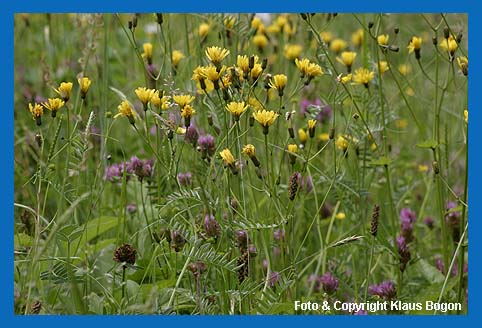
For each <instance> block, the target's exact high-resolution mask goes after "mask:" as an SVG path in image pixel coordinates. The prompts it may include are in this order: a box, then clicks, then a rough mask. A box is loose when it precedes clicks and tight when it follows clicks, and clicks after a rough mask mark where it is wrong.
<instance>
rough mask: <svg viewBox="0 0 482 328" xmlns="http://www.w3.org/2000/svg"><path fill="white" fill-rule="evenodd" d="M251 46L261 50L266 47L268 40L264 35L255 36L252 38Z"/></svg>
mask: <svg viewBox="0 0 482 328" xmlns="http://www.w3.org/2000/svg"><path fill="white" fill-rule="evenodd" d="M253 44H254V45H255V46H256V47H258V49H263V48H265V47H266V46H267V45H268V38H267V37H266V35H264V34H256V35H255V36H253Z"/></svg>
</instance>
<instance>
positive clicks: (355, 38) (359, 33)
mask: <svg viewBox="0 0 482 328" xmlns="http://www.w3.org/2000/svg"><path fill="white" fill-rule="evenodd" d="M363 36H364V32H363V29H362V28H359V29H358V30H356V31H355V32H353V34H352V35H351V43H353V45H354V46H355V47H361V45H362V43H363Z"/></svg>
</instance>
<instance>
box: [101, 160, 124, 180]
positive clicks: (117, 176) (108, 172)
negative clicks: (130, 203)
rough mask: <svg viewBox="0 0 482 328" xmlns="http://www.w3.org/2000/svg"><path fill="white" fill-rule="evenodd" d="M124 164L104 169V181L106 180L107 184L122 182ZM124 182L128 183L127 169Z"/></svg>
mask: <svg viewBox="0 0 482 328" xmlns="http://www.w3.org/2000/svg"><path fill="white" fill-rule="evenodd" d="M125 166H126V165H124V163H119V164H112V165H110V166H108V167H106V168H105V173H104V180H107V181H109V182H119V181H120V180H122V176H123V175H124V167H125ZM126 173H127V174H126V181H129V178H130V175H129V173H130V172H129V170H128V169H127V172H126Z"/></svg>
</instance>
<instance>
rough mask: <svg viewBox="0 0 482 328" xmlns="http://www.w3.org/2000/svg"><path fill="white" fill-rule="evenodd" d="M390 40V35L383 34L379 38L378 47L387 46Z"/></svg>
mask: <svg viewBox="0 0 482 328" xmlns="http://www.w3.org/2000/svg"><path fill="white" fill-rule="evenodd" d="M389 39H390V37H389V36H388V34H381V35H379V36H378V37H377V42H378V45H380V46H386V45H388V40H389Z"/></svg>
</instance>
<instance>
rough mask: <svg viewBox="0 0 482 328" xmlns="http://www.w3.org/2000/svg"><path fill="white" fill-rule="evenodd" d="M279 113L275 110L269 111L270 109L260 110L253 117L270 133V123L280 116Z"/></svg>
mask: <svg viewBox="0 0 482 328" xmlns="http://www.w3.org/2000/svg"><path fill="white" fill-rule="evenodd" d="M278 116H279V114H278V113H276V112H274V111H271V110H270V111H268V110H265V109H263V110H259V111H257V112H254V113H253V117H254V119H255V120H256V121H258V123H259V124H261V126H262V127H263V133H264V134H268V128H269V126H270V125H272V124H273V123H274V121H276V119H277V118H278Z"/></svg>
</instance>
